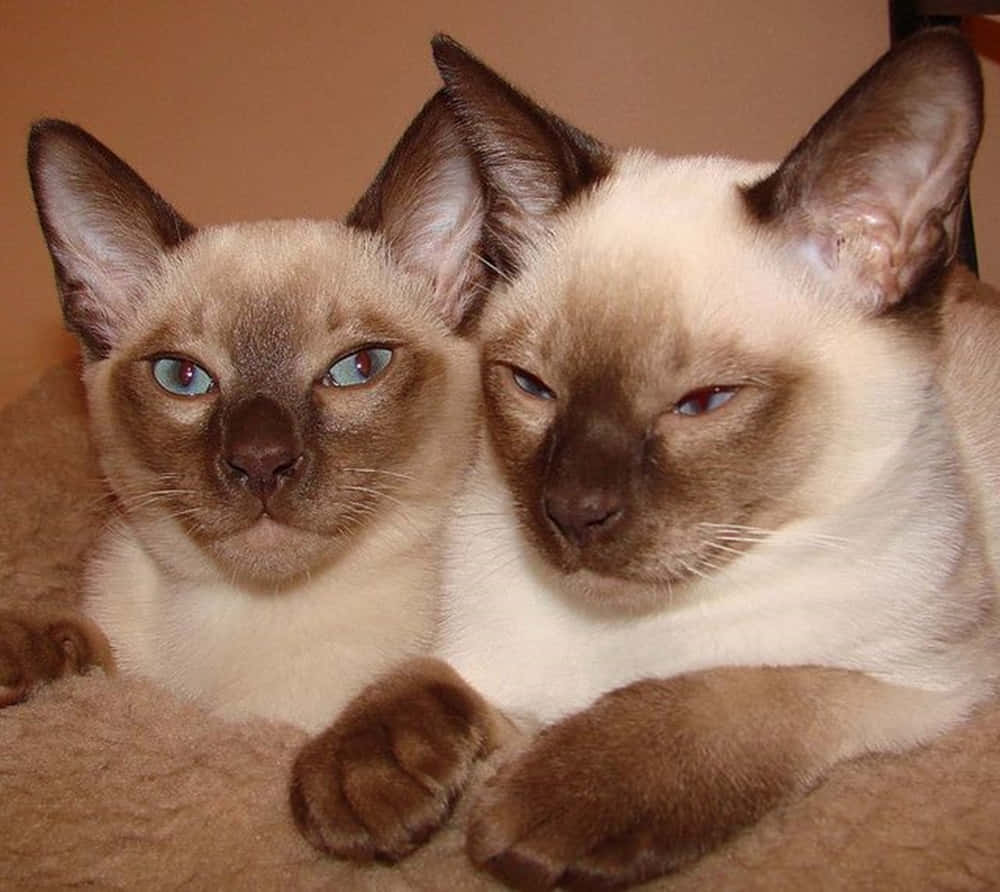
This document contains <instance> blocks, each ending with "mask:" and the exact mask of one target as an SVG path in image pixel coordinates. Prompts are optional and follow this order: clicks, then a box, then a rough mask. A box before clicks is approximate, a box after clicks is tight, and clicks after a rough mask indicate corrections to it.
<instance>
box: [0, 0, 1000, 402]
mask: <svg viewBox="0 0 1000 892" xmlns="http://www.w3.org/2000/svg"><path fill="white" fill-rule="evenodd" d="M438 30H444V31H447V32H449V33H451V34H452V35H453V36H455V37H456V38H458V39H459V40H461V41H463V42H464V43H466V45H467V46H469V47H470V48H471V49H473V50H474V51H476V52H477V53H478V54H480V55H481V56H483V57H484V58H485V59H486V60H487V61H488V62H490V63H491V64H492V65H494V66H495V67H497V68H499V69H500V70H501V71H502V72H504V73H505V74H507V75H508V76H509V77H510V78H511V79H512V80H514V81H515V82H516V83H518V84H519V85H521V86H522V87H523V88H525V89H526V90H528V91H529V92H531V93H532V94H534V95H535V96H536V97H537V98H539V99H540V100H542V101H543V102H544V103H545V104H547V105H548V106H550V107H551V108H553V109H554V110H556V111H558V112H559V113H561V114H563V115H564V116H565V117H567V118H568V119H569V120H571V121H573V122H574V123H577V124H578V125H580V126H582V127H583V128H585V129H588V130H590V131H591V132H593V133H594V134H595V135H598V136H600V137H602V138H603V139H605V140H606V141H608V142H610V143H612V144H616V145H628V144H639V145H646V146H650V147H653V148H656V149H658V150H661V151H663V152H666V153H674V154H676V153H692V152H724V153H728V154H738V155H742V156H746V157H751V158H758V159H759V158H777V157H778V156H780V155H781V154H782V153H783V152H784V151H785V150H786V149H787V148H789V147H790V146H791V144H792V143H793V142H794V140H795V139H796V138H797V137H798V136H799V135H800V134H801V133H802V132H803V131H804V129H805V128H806V127H808V126H809V125H810V124H811V123H812V121H813V119H814V118H815V117H816V116H818V115H819V114H820V113H821V112H822V111H823V110H824V109H825V108H826V106H827V105H828V103H829V102H830V101H832V100H833V99H834V98H835V97H836V96H837V95H838V94H839V92H840V91H841V90H842V89H843V88H844V87H845V86H846V85H847V84H848V83H849V82H850V81H851V80H852V79H853V78H854V77H855V76H856V75H857V74H859V73H860V72H861V71H862V70H863V69H864V68H865V67H866V66H867V65H868V64H869V63H870V62H871V61H872V60H873V59H874V58H875V57H876V56H877V55H878V54H879V53H880V52H881V51H882V50H883V49H884V48H885V46H886V44H887V32H888V26H887V23H886V12H885V4H884V3H881V2H877V0H841V2H839V3H835V4H833V3H830V4H815V3H805V2H802V0H759V2H756V3H753V4H749V3H746V4H744V3H732V2H723V0H703V2H701V3H698V4H694V3H687V2H681V0H673V2H670V0H619V2H614V3H612V2H606V0H554V2H538V0H530V2H529V0H508V2H505V3H493V2H486V0H466V2H464V3H461V4H459V3H454V2H449V3H446V2H438V0H405V2H387V0H366V2H345V0H341V2H337V0H328V2H305V0H292V2H288V0H281V2H275V0H258V2H248V0H208V2H204V0H200V2H194V0H172V2H156V0H145V2H141V3H123V2H120V0H87V2H75V0H0V96H2V108H3V115H2V120H0V245H2V251H3V265H4V266H3V268H4V271H5V273H6V282H5V288H4V290H3V292H2V295H0V404H2V403H3V402H4V401H6V400H7V399H9V398H10V397H12V396H13V395H15V394H16V393H18V392H20V391H22V390H23V389H24V388H25V387H27V386H28V385H29V384H30V382H31V381H32V380H33V379H34V378H36V377H37V375H38V374H39V373H40V372H41V371H42V370H43V369H44V368H45V367H47V366H48V365H50V364H51V363H52V362H53V361H54V360H56V359H58V358H60V357H63V356H66V355H69V354H71V353H72V352H73V350H74V346H73V343H72V341H71V340H70V339H69V337H68V336H67V335H65V334H64V333H63V332H62V330H61V325H60V322H59V318H58V311H57V302H56V296H55V289H54V286H53V283H52V276H51V269H50V266H49V260H48V256H47V254H46V252H45V249H44V246H43V243H42V238H41V235H40V233H39V231H38V227H37V223H36V220H35V216H34V210H33V207H32V205H31V201H30V194H29V189H28V181H27V177H26V174H25V169H24V145H25V136H26V132H27V128H28V125H29V123H30V121H31V120H32V119H33V118H36V117H39V116H42V115H50V116H57V117H65V118H68V119H70V120H73V121H76V122H77V123H80V124H82V125H83V126H85V127H87V128H88V129H89V130H91V131H92V132H93V133H94V134H95V135H96V136H98V138H100V139H101V140H103V141H104V142H106V143H107V144H108V145H110V146H111V148H113V149H114V150H115V151H117V152H118V153H119V154H121V155H122V156H123V157H124V158H125V159H126V160H128V161H129V162H130V163H132V164H133V166H135V167H136V168H137V169H138V170H139V172H140V173H141V174H142V175H143V176H144V177H145V178H146V179H147V180H149V181H150V182H151V183H152V184H153V185H154V186H155V187H156V188H158V189H159V190H160V191H161V192H163V193H164V195H165V196H166V197H167V198H168V200H170V201H171V202H172V203H173V204H174V205H175V206H176V207H177V208H178V209H179V210H181V211H182V212H183V213H184V214H186V215H187V216H188V217H189V218H190V219H191V220H193V221H194V222H202V223H205V222H221V221H225V220H231V219H241V218H255V217H287V216H313V217H317V216H320V217H322V216H340V215H342V214H343V213H344V212H345V211H346V210H348V208H349V207H350V205H351V203H352V202H353V200H354V198H355V197H356V196H357V195H358V194H359V193H360V192H361V191H362V189H363V188H364V187H365V185H366V184H367V182H368V180H369V178H370V177H371V176H372V174H373V173H374V171H375V170H376V169H377V167H378V165H379V164H380V163H381V161H382V159H383V157H384V156H385V154H386V152H387V151H388V150H389V148H390V147H391V145H392V144H393V142H394V141H395V139H396V138H397V136H398V135H399V134H400V133H401V132H402V130H403V128H404V127H405V125H406V123H407V122H408V121H409V119H410V118H411V117H412V115H413V114H414V113H415V112H416V110H417V109H418V108H419V106H420V104H421V103H422V102H423V101H424V100H425V99H426V98H427V96H429V95H430V93H431V92H432V91H433V90H434V89H435V86H436V83H437V81H436V75H435V72H434V69H433V66H432V64H431V61H430V55H429V51H428V46H427V41H428V39H429V37H430V36H431V35H432V34H433V33H434V32H435V31H438ZM996 69H997V65H996V64H995V63H990V70H989V71H988V78H989V85H988V90H990V94H989V95H990V96H991V97H995V96H996V95H998V93H997V90H998V83H997V81H998V77H997V70H996ZM987 143H988V144H987V145H985V146H984V152H986V153H988V156H989V157H990V158H992V160H991V161H984V160H983V159H982V158H981V160H980V170H983V169H989V168H992V169H993V170H996V169H997V159H998V156H1000V149H998V147H997V144H996V143H997V137H996V135H995V134H993V132H992V131H991V132H990V133H988V134H987ZM980 179H983V178H982V177H980ZM978 188H979V184H978V183H977V184H975V189H976V190H977V191H976V195H977V205H976V210H977V224H980V221H981V231H980V233H979V236H980V250H981V253H982V254H983V255H985V256H984V258H983V271H984V274H985V276H986V277H987V278H992V279H993V280H1000V266H998V264H997V260H1000V252H997V251H996V248H997V245H998V242H1000V219H998V207H1000V201H998V200H997V199H996V196H995V193H994V195H993V197H990V198H988V199H982V198H980V197H979V192H978Z"/></svg>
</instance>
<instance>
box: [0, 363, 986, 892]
mask: <svg viewBox="0 0 1000 892" xmlns="http://www.w3.org/2000/svg"><path fill="white" fill-rule="evenodd" d="M85 424H86V422H85V411H84V408H83V401H82V393H81V390H80V387H79V384H78V383H77V372H76V370H75V369H72V368H54V369H52V370H51V371H50V372H49V373H48V374H47V375H46V376H45V377H44V378H43V379H42V380H41V381H40V382H39V383H38V385H37V386H36V387H35V389H34V390H33V391H32V392H31V393H29V394H28V395H27V396H25V397H24V398H23V399H21V400H20V401H18V402H17V403H15V404H13V405H10V406H8V407H7V408H5V409H3V410H2V411H0V498H2V502H0V505H2V512H0V599H4V600H11V599H15V598H16V599H18V600H22V601H23V600H25V599H27V600H34V601H39V602H43V601H44V602H50V603H69V604H71V603H75V602H76V601H77V598H78V592H79V586H78V578H79V573H80V568H81V565H82V561H83V558H84V555H85V552H86V550H87V548H88V547H89V546H90V544H91V543H92V541H93V539H94V538H95V536H96V535H97V533H98V532H99V531H100V528H101V525H102V523H103V520H104V518H105V517H106V516H107V514H108V505H109V502H108V500H107V498H106V497H104V496H103V494H102V489H101V485H100V483H99V481H98V480H97V479H96V477H95V466H94V460H93V454H92V451H91V449H90V446H89V443H88V439H87V435H86V427H85ZM303 739H304V738H303V734H302V733H301V732H300V731H298V730H296V729H294V728H289V727H284V726H277V725H269V724H267V723H264V722H251V723H247V724H227V723H225V722H222V721H218V720H215V719H212V718H209V717H207V716H206V715H205V714H203V713H201V712H200V711H199V710H198V709H196V708H194V707H193V706H191V705H187V704H183V703H180V702H178V701H177V700H176V699H174V698H173V697H172V696H171V695H169V694H168V693H166V692H164V691H162V690H160V689H158V688H156V687H154V686H152V685H149V684H145V683H141V682H137V681H128V680H124V679H121V678H115V679H109V678H106V677H104V676H103V675H101V674H99V673H97V674H93V675H90V676H87V677H82V678H72V679H68V680H63V681H60V682H57V683H55V684H53V685H51V686H49V687H48V688H45V689H43V690H41V691H40V692H39V693H38V694H37V695H36V696H35V697H34V698H33V699H32V700H30V701H28V702H27V703H24V704H21V705H18V706H14V707H10V708H8V709H4V710H0V888H3V889H58V888H67V887H70V886H73V887H80V886H85V887H89V888H98V889H105V888H121V889H130V890H131V889H143V890H147V889H176V888H184V889H313V888H323V889H334V890H354V889H358V890H449V892H458V890H466V889H468V890H478V889H490V888H494V884H492V883H490V882H489V881H488V880H487V879H485V878H484V877H482V876H481V875H480V874H478V873H476V872H475V871H474V870H472V869H471V868H470V867H469V866H468V864H467V863H466V861H465V858H464V856H463V854H462V848H461V846H462V836H461V826H460V825H461V818H462V816H461V813H459V815H457V816H456V820H455V821H454V822H453V824H454V826H453V827H452V828H451V829H449V830H448V831H446V832H444V833H442V834H441V835H439V836H438V837H437V838H436V839H435V840H434V841H433V843H432V844H430V845H428V846H427V847H425V848H424V849H423V850H422V851H421V852H420V853H419V854H417V855H416V856H414V857H413V858H411V859H409V860H408V861H406V862H405V863H404V864H402V865H400V866H398V867H395V868H390V867H374V868H357V867H354V866H351V865H348V864H344V863H338V862H334V861H330V860H327V859H325V858H323V857H322V856H320V855H319V854H318V853H316V852H314V851H313V850H312V849H311V848H310V847H309V846H308V845H307V844H306V843H305V842H304V841H303V840H301V839H300V838H299V836H298V834H297V832H296V831H295V829H294V827H293V826H292V823H291V820H290V818H289V815H288V810H287V805H286V784H287V775H288V768H289V764H290V761H291V759H292V757H293V755H294V753H295V750H296V748H297V746H298V745H299V744H300V743H301V742H302V741H303ZM650 888H656V889H677V890H694V889H699V890H709V889H711V890H717V889H734V890H735V889H739V890H753V889H768V890H771V889H795V890H806V889H808V890H813V889H852V890H856V889H879V890H889V889H901V890H902V889H905V890H914V889H954V890H959V889H961V890H965V889H990V888H1000V706H997V705H991V706H989V707H987V708H985V709H983V710H982V711H981V713H980V714H979V716H978V717H977V718H976V719H975V720H974V721H973V722H971V723H969V724H967V725H966V726H965V727H963V728H961V729H960V730H958V731H957V732H955V733H953V734H951V735H949V736H947V737H946V738H944V739H942V740H940V741H938V742H937V743H935V744H934V745H933V746H930V747H927V748H925V749H922V750H919V751H917V752H913V753H911V754H909V755H907V756H905V757H902V758H879V759H869V760H865V761H861V762H856V763H853V764H850V765H844V766H841V767H840V769H839V770H837V771H835V772H834V774H833V775H832V776H831V777H830V778H829V779H828V780H827V781H826V782H825V783H824V784H823V785H822V786H821V787H820V788H818V789H817V790H816V791H815V792H814V793H813V794H812V795H811V796H809V797H808V798H806V799H805V800H803V801H801V802H798V803H795V804H793V805H791V806H789V807H786V808H784V809H782V810H780V811H778V812H776V813H774V814H772V815H770V816H769V817H768V818H767V819H766V820H764V821H763V822H762V823H761V824H760V825H759V826H758V827H757V828H755V829H754V830H753V831H752V832H749V833H746V834H744V835H743V836H742V837H741V838H739V839H738V840H736V841H735V842H734V843H733V844H731V845H730V846H729V847H727V848H726V849H724V850H722V851H720V852H718V853H716V854H714V855H712V856H710V857H708V858H706V859H704V860H703V861H702V862H701V863H700V864H698V865H696V866H695V867H694V868H693V869H690V870H688V871H686V872H685V873H683V874H681V875H679V876H676V877H673V878H668V879H663V880H660V881H658V882H656V883H653V884H650Z"/></svg>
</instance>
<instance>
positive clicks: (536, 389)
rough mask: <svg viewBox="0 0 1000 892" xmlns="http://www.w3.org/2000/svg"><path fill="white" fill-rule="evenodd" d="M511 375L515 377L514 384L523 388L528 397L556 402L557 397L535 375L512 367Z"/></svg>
mask: <svg viewBox="0 0 1000 892" xmlns="http://www.w3.org/2000/svg"><path fill="white" fill-rule="evenodd" d="M510 371H511V374H512V375H513V376H514V383H515V384H516V385H517V386H518V387H520V388H521V390H523V391H524V392H525V393H526V394H528V396H533V397H535V398H536V399H540V400H554V399H555V398H556V395H555V394H554V393H553V392H552V391H551V390H550V389H549V388H548V387H547V386H546V385H545V384H543V383H542V382H541V381H540V380H539V379H538V378H536V377H535V376H534V375H532V374H529V373H528V372H526V371H524V369H518V368H513V367H511V370H510Z"/></svg>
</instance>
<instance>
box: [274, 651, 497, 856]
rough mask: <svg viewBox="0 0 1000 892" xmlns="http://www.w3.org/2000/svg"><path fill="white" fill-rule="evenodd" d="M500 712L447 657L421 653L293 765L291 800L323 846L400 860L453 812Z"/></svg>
mask: <svg viewBox="0 0 1000 892" xmlns="http://www.w3.org/2000/svg"><path fill="white" fill-rule="evenodd" d="M495 732H496V716H495V714H494V713H493V711H492V710H491V709H490V708H489V707H488V706H487V705H486V703H485V702H484V701H483V699H482V698H481V697H480V696H479V695H478V694H477V693H476V692H475V691H474V690H473V689H472V688H470V687H469V686H468V685H467V684H466V683H465V682H464V681H463V680H462V679H461V678H460V677H459V676H458V675H457V674H456V673H455V672H454V670H452V669H451V667H449V666H448V665H447V664H445V663H441V662H439V661H437V660H431V659H420V660H412V661H410V662H408V663H406V664H404V665H403V666H401V667H400V668H399V669H398V670H396V671H394V672H393V673H391V674H390V675H388V676H386V677H385V678H383V679H381V680H380V681H378V682H375V683H374V684H372V685H370V686H369V687H368V688H367V689H366V690H365V691H363V692H362V693H361V694H360V695H359V696H358V697H357V698H356V699H355V700H354V701H353V702H352V703H351V704H350V705H349V706H348V707H347V709H346V710H345V711H344V713H343V714H342V715H341V716H340V718H338V719H337V721H336V722H335V723H334V724H333V725H332V726H331V727H330V728H329V729H328V730H326V731H324V732H323V733H322V734H320V735H319V736H317V737H315V738H313V739H312V740H311V741H310V742H309V743H308V744H306V746H305V747H303V749H302V750H301V752H300V753H299V755H298V757H297V758H296V760H295V764H294V766H293V768H292V784H291V792H290V797H291V807H292V814H293V816H294V817H295V822H296V824H297V825H298V827H299V830H300V831H301V832H302V834H303V835H304V836H305V837H306V839H308V840H309V842H311V843H312V844H313V845H314V846H316V848H318V849H320V850H322V851H325V852H328V853H330V854H332V855H336V856H338V857H341V858H349V859H351V860H356V861H371V860H388V861H397V860H399V859H400V858H403V857H404V856H406V855H408V854H409V853H410V852H411V851H413V849H415V848H416V847H417V846H419V845H420V844H421V843H422V842H424V841H425V840H426V839H427V838H428V837H429V836H430V835H431V834H432V833H434V831H435V830H437V829H438V828H439V827H440V826H441V825H442V824H443V823H444V822H445V821H446V820H447V818H448V816H449V814H450V813H451V810H452V807H453V806H454V803H455V801H456V800H457V798H458V796H459V794H460V793H461V791H462V790H463V789H464V787H465V785H466V783H467V782H468V780H469V776H470V774H471V772H472V768H473V766H474V764H475V763H476V761H477V760H478V759H480V758H482V757H483V756H485V755H486V754H487V753H488V752H489V751H490V750H491V749H492V748H493V747H494V745H495V741H496V733H495Z"/></svg>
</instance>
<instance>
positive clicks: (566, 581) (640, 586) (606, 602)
mask: <svg viewBox="0 0 1000 892" xmlns="http://www.w3.org/2000/svg"><path fill="white" fill-rule="evenodd" d="M558 587H559V589H560V590H561V591H562V592H563V595H564V597H565V598H566V599H567V600H569V601H573V602H575V603H577V604H580V605H583V606H585V607H586V608H588V609H590V610H594V611H596V612H598V613H604V612H608V613H615V614H622V613H626V614H645V613H655V612H656V611H658V610H661V609H663V608H664V607H667V606H671V605H674V604H676V603H677V602H678V600H680V599H681V598H683V597H684V593H685V591H686V587H685V586H684V584H683V583H681V582H677V583H674V582H667V581H663V582H647V581H640V580H632V579H623V578H621V577H619V576H604V575H602V574H600V573H595V572H594V571H592V570H584V569H581V570H576V571H574V572H572V573H566V574H562V575H561V579H560V581H559V583H558Z"/></svg>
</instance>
